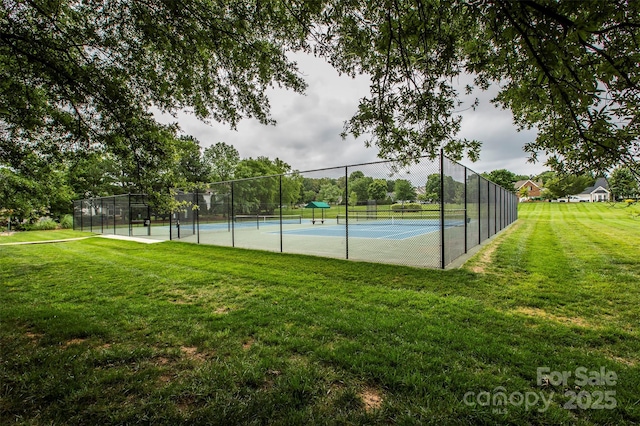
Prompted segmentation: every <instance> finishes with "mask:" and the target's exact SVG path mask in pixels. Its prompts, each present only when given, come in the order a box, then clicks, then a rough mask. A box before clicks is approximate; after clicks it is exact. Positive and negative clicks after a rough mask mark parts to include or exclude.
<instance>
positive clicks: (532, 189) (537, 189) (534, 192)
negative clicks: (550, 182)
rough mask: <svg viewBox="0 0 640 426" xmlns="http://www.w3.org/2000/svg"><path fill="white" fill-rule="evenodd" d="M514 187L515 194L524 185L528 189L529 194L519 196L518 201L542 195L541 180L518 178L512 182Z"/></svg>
mask: <svg viewBox="0 0 640 426" xmlns="http://www.w3.org/2000/svg"><path fill="white" fill-rule="evenodd" d="M513 186H515V188H516V194H519V193H520V190H521V189H522V188H523V187H524V188H527V191H529V195H527V196H526V197H520V202H522V201H529V200H533V199H539V198H540V197H541V196H542V187H543V185H542V182H540V181H538V182H534V181H532V180H531V179H527V180H519V181H517V182H516V183H514V184H513Z"/></svg>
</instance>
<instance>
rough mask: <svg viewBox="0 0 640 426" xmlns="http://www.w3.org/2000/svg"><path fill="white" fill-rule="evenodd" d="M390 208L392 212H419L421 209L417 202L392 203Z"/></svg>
mask: <svg viewBox="0 0 640 426" xmlns="http://www.w3.org/2000/svg"><path fill="white" fill-rule="evenodd" d="M391 210H393V211H394V212H401V211H405V212H419V211H421V210H422V206H421V205H420V204H418V203H404V205H403V204H393V205H392V206H391Z"/></svg>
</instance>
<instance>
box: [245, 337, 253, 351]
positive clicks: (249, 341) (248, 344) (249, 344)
mask: <svg viewBox="0 0 640 426" xmlns="http://www.w3.org/2000/svg"><path fill="white" fill-rule="evenodd" d="M255 343H256V340H255V339H254V338H253V337H251V338H249V339H247V340H245V341H244V342H243V343H242V349H244V350H245V351H248V350H249V349H251V347H252V346H253V345H254V344H255Z"/></svg>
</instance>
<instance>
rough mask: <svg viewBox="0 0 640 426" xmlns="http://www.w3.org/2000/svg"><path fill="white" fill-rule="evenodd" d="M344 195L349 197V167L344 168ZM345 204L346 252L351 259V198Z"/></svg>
mask: <svg viewBox="0 0 640 426" xmlns="http://www.w3.org/2000/svg"><path fill="white" fill-rule="evenodd" d="M344 193H345V195H346V196H347V197H348V195H349V167H346V166H345V168H344ZM346 201H347V202H346V203H345V204H344V212H345V215H344V217H345V219H344V237H345V250H346V258H347V259H349V198H347V199H346Z"/></svg>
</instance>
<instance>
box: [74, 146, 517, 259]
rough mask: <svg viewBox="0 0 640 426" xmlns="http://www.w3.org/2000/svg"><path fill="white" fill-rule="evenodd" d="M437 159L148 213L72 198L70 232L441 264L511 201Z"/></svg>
mask: <svg viewBox="0 0 640 426" xmlns="http://www.w3.org/2000/svg"><path fill="white" fill-rule="evenodd" d="M439 160H440V161H437V159H429V158H423V159H420V161H417V162H416V163H415V164H413V163H412V164H408V165H402V166H399V165H398V164H397V163H394V162H390V161H380V162H373V163H366V164H356V165H348V166H342V167H332V168H327V169H316V170H309V171H305V172H298V171H295V172H291V173H286V174H282V175H276V176H258V177H250V178H244V179H236V180H232V181H227V182H214V183H211V184H209V185H208V186H207V187H206V188H198V189H196V190H194V191H181V190H176V194H175V195H174V200H175V201H176V203H177V205H178V207H175V208H174V209H173V210H171V211H152V209H151V208H150V207H149V205H148V204H147V203H146V202H145V201H146V198H144V196H136V195H124V196H112V197H107V198H104V197H103V198H96V199H85V200H76V201H75V202H74V228H75V229H81V230H84V229H85V228H87V230H89V231H92V232H100V233H114V234H120V233H125V234H129V235H133V236H138V235H140V236H142V235H144V236H145V238H152V239H157V240H178V241H182V242H191V243H196V244H213V245H220V246H228V247H237V248H246V249H258V250H268V251H277V252H282V253H298V254H307V255H315V256H325V257H333V258H341V259H352V260H363V261H370V262H381V263H390V264H401V265H410V266H419V267H435V268H444V267H446V265H449V264H450V263H451V262H452V261H453V260H454V259H456V258H457V257H459V256H461V255H462V254H464V253H467V252H468V250H469V249H471V248H473V247H475V246H477V245H478V244H481V243H482V242H483V241H485V240H486V239H488V238H490V237H491V236H493V235H495V234H496V233H498V232H499V231H500V230H502V229H504V228H505V227H507V226H508V225H509V224H511V223H512V222H513V221H514V220H515V219H516V218H517V197H516V196H515V194H513V193H511V192H509V191H507V190H505V189H504V188H501V187H499V186H498V185H496V184H494V183H492V182H489V181H487V180H486V179H484V178H483V177H482V176H480V175H478V174H477V173H474V172H473V171H471V170H469V169H467V168H465V167H464V166H462V165H460V164H458V163H456V162H454V161H451V160H449V159H447V158H446V157H445V156H444V155H442V154H441V157H440V158H439ZM385 185H386V192H385V193H384V194H383V193H382V191H381V190H384V189H385V188H384V186H385ZM372 188H373V189H375V190H376V191H375V193H374V191H373V189H372ZM403 188H404V189H403ZM409 189H410V191H409ZM309 200H316V201H309ZM318 200H322V201H318ZM417 201H419V202H417Z"/></svg>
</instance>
